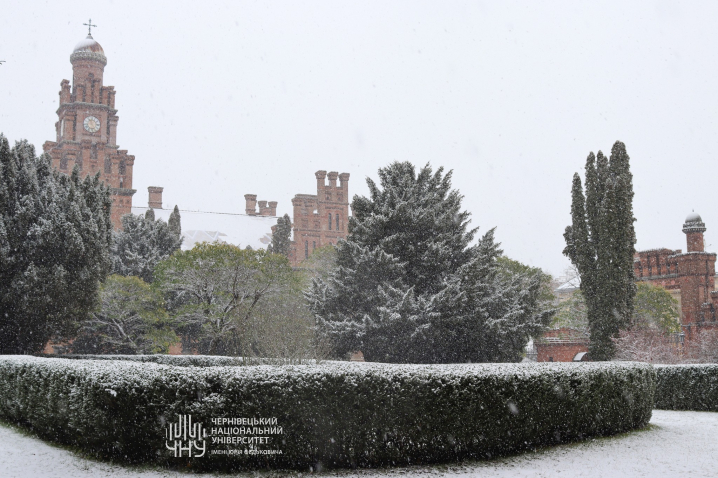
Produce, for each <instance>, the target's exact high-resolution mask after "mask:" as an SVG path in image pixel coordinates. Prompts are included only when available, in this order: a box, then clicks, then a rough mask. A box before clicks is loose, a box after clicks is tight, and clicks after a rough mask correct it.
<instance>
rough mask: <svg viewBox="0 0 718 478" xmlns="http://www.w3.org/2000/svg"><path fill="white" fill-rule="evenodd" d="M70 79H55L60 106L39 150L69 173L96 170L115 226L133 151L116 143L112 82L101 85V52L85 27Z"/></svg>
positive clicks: (125, 202)
mask: <svg viewBox="0 0 718 478" xmlns="http://www.w3.org/2000/svg"><path fill="white" fill-rule="evenodd" d="M70 63H72V85H70V82H69V81H68V80H62V82H60V106H59V108H58V109H57V115H58V121H57V123H55V130H56V139H55V141H46V142H45V144H43V150H44V151H45V152H46V153H48V154H49V155H50V157H51V158H52V165H53V167H54V168H56V169H58V170H60V171H62V172H65V173H68V174H69V173H71V172H72V169H73V168H74V167H75V166H78V167H79V169H80V172H81V175H82V177H85V176H87V175H88V174H92V175H94V174H96V173H97V172H98V171H99V173H100V178H101V179H102V180H103V181H104V182H105V183H106V184H107V185H109V186H110V188H111V189H110V191H111V196H112V224H113V226H114V227H115V229H119V228H120V225H121V223H120V218H121V217H122V216H123V215H125V214H128V213H129V212H130V210H131V208H132V196H133V195H134V194H135V190H134V189H132V167H133V166H134V163H135V157H134V156H132V155H129V154H127V151H126V150H123V149H120V147H119V146H118V145H117V123H118V121H119V117H118V116H117V110H116V109H115V87H114V86H104V85H103V74H104V71H105V65H107V57H106V56H105V52H104V50H103V49H102V47H101V46H100V44H99V43H97V42H96V41H95V40H94V39H93V38H92V35H91V34H89V33H88V35H87V38H85V39H84V40H82V41H81V42H80V43H78V44H77V45H76V46H75V49H74V50H73V51H72V54H71V55H70Z"/></svg>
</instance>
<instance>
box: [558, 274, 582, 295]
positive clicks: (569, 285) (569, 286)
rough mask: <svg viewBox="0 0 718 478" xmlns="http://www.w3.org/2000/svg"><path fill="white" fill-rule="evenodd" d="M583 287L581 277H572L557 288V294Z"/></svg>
mask: <svg viewBox="0 0 718 478" xmlns="http://www.w3.org/2000/svg"><path fill="white" fill-rule="evenodd" d="M579 287H581V279H580V278H579V277H572V278H570V279H567V280H565V282H564V283H563V284H561V285H560V286H558V287H556V289H555V291H556V292H570V291H573V290H576V289H578V288H579Z"/></svg>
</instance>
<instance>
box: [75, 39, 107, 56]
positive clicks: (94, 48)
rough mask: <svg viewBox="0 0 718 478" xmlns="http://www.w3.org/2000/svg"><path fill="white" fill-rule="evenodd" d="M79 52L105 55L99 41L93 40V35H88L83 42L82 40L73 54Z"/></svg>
mask: <svg viewBox="0 0 718 478" xmlns="http://www.w3.org/2000/svg"><path fill="white" fill-rule="evenodd" d="M78 51H91V52H93V53H103V54H104V53H105V51H104V50H103V49H102V47H101V46H100V44H99V43H97V40H95V39H94V38H92V35H89V34H88V35H87V37H86V38H85V39H83V40H80V41H79V42H78V43H77V45H75V48H74V49H73V50H72V52H73V53H76V52H78Z"/></svg>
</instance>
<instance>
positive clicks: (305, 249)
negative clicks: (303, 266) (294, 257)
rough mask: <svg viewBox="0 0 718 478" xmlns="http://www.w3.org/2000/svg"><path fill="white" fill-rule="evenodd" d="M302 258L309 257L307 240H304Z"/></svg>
mask: <svg viewBox="0 0 718 478" xmlns="http://www.w3.org/2000/svg"><path fill="white" fill-rule="evenodd" d="M304 258H305V259H309V241H304Z"/></svg>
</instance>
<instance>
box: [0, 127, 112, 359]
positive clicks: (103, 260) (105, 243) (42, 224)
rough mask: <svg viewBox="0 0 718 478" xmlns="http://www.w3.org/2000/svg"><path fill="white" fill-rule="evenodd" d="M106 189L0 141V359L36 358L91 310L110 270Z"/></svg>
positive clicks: (30, 149) (0, 138) (24, 146)
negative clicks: (3, 356)
mask: <svg viewBox="0 0 718 478" xmlns="http://www.w3.org/2000/svg"><path fill="white" fill-rule="evenodd" d="M111 205H112V202H111V200H110V195H109V190H108V188H107V187H106V186H104V185H103V184H102V183H101V182H100V180H99V175H98V176H94V177H90V176H88V177H87V178H85V179H84V180H81V179H80V175H79V170H78V169H77V167H75V169H74V170H73V171H72V175H71V176H67V175H65V174H62V173H59V172H57V171H56V170H54V169H53V168H52V166H51V164H50V159H49V157H48V156H46V155H43V156H41V157H39V158H38V157H36V156H35V149H34V148H33V147H32V146H31V145H29V144H28V143H27V142H25V141H21V142H18V143H16V144H15V147H13V148H12V149H11V148H10V147H9V144H8V141H7V139H6V138H5V136H4V135H2V134H0V284H2V287H0V354H24V353H36V352H40V351H41V350H42V348H43V347H44V345H45V343H46V342H47V341H48V340H49V339H50V338H51V337H52V336H53V335H58V336H61V335H66V334H67V335H69V334H71V333H73V332H74V327H75V325H76V323H77V321H81V320H83V319H84V318H86V317H88V315H89V313H90V311H91V310H93V309H94V307H95V305H96V303H97V299H98V290H99V287H100V281H102V280H104V278H105V277H106V275H107V273H108V272H109V269H110V258H109V248H110V243H111V240H112V224H111V222H110V207H111Z"/></svg>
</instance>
